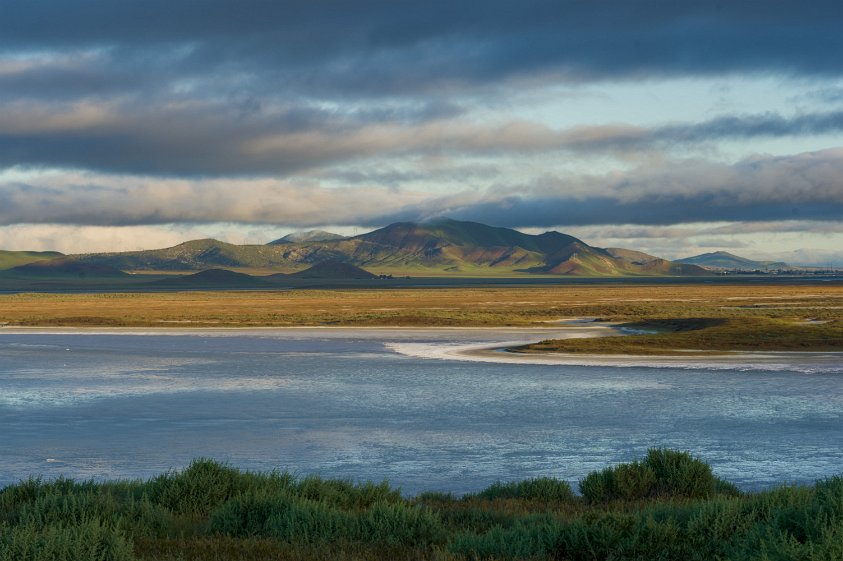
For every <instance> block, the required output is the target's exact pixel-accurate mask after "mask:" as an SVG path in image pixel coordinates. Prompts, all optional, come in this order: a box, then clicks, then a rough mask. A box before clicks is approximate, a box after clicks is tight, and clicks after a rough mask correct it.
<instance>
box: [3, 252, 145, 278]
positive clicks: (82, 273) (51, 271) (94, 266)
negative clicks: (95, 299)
mask: <svg viewBox="0 0 843 561" xmlns="http://www.w3.org/2000/svg"><path fill="white" fill-rule="evenodd" d="M9 272H10V273H13V274H20V275H25V276H30V277H78V278H89V277H100V278H114V277H128V276H129V275H128V274H127V273H124V272H123V271H121V270H120V269H117V268H115V267H112V266H110V265H107V264H99V263H84V262H80V261H76V260H74V259H71V258H68V257H63V258H58V259H49V260H46V261H35V262H34V263H27V264H26V265H20V266H18V267H13V268H12V269H9Z"/></svg>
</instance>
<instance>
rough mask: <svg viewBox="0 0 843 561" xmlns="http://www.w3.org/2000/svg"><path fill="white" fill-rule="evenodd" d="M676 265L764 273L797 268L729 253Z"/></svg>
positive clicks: (712, 255)
mask: <svg viewBox="0 0 843 561" xmlns="http://www.w3.org/2000/svg"><path fill="white" fill-rule="evenodd" d="M676 263H685V264H688V265H699V266H700V267H704V268H706V269H712V270H720V271H727V270H728V271H735V270H737V271H764V270H768V269H772V270H783V269H794V268H795V267H793V266H791V265H788V264H787V263H782V262H779V261H754V260H752V259H747V258H746V257H741V256H739V255H735V254H733V253H729V252H728V251H715V252H713V253H703V254H701V255H695V256H693V257H686V258H684V259H677V260H676Z"/></svg>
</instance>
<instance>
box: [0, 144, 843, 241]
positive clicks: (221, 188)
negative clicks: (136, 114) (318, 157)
mask: <svg viewBox="0 0 843 561" xmlns="http://www.w3.org/2000/svg"><path fill="white" fill-rule="evenodd" d="M89 179H90V178H88V177H85V176H77V177H72V176H59V177H54V178H52V179H51V180H50V181H49V182H45V183H44V184H40V185H36V184H27V183H8V184H5V185H2V186H0V187H1V188H0V224H6V225H9V224H16V223H64V224H95V225H112V226H114V225H121V226H122V225H139V224H167V223H174V222H190V223H202V222H241V223H266V224H288V225H295V226H302V227H304V226H314V225H321V224H337V225H382V224H385V223H388V222H393V221H398V220H424V219H428V218H433V217H437V216H443V215H447V216H452V217H456V218H462V219H467V220H475V221H479V222H485V223H490V224H506V225H508V226H515V227H540V226H555V225H572V226H573V225H590V224H659V225H661V224H680V223H686V222H717V221H748V222H752V221H770V220H830V221H837V220H839V218H840V216H843V149H833V150H826V151H821V152H813V153H806V154H798V155H795V156H790V157H775V158H770V157H752V158H748V159H746V160H743V161H740V162H738V163H736V164H733V165H727V164H718V163H712V162H708V161H698V160H690V161H688V160H686V161H667V162H664V163H662V164H661V165H658V166H654V165H648V166H645V167H639V168H634V169H631V170H629V171H627V172H623V173H620V172H615V173H611V174H608V175H603V176H589V175H585V176H579V177H565V178H558V177H544V178H542V179H541V180H539V181H537V182H535V183H533V184H529V185H523V186H521V187H519V188H518V189H516V190H515V191H516V192H517V193H518V194H517V195H514V194H512V193H511V191H510V190H509V189H498V190H495V189H491V190H483V191H476V190H464V191H461V192H456V193H451V194H448V195H444V196H443V195H432V194H430V193H425V192H413V191H402V190H395V189H389V188H384V187H364V186H356V187H354V188H342V189H337V188H326V187H321V186H319V185H318V184H295V183H289V182H283V181H280V182H279V181H274V180H258V179H253V180H231V181H225V180H214V181H209V180H206V181H191V180H169V181H164V180H154V179H147V180H139V179H137V178H125V177H113V178H112V179H111V184H110V185H104V184H94V183H89ZM594 193H598V194H597V195H595V194H594Z"/></svg>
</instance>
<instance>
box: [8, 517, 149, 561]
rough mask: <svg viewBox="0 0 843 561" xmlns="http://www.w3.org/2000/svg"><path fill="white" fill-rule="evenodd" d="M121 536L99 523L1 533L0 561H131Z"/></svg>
mask: <svg viewBox="0 0 843 561" xmlns="http://www.w3.org/2000/svg"><path fill="white" fill-rule="evenodd" d="M132 559H134V556H133V554H132V547H131V545H130V544H129V542H128V541H127V540H126V539H125V538H124V537H123V535H122V534H121V533H120V532H118V531H117V530H115V529H114V528H111V527H109V526H107V525H104V524H102V523H100V522H98V521H91V522H86V523H84V524H81V525H77V526H64V525H53V526H45V527H38V526H36V525H34V524H27V525H23V526H17V527H14V528H5V529H0V561H131V560H132Z"/></svg>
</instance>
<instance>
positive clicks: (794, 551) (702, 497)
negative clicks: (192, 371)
mask: <svg viewBox="0 0 843 561" xmlns="http://www.w3.org/2000/svg"><path fill="white" fill-rule="evenodd" d="M581 487H582V493H583V495H582V496H581V497H579V496H576V495H574V494H573V493H572V492H571V489H570V486H568V485H567V483H565V482H564V481H560V480H556V479H550V478H539V479H530V480H526V481H521V482H511V483H495V484H493V485H491V486H490V487H488V488H487V489H485V490H483V491H481V492H479V493H476V494H473V495H466V496H465V497H461V498H458V497H453V496H452V495H448V494H443V493H426V494H422V495H419V496H418V497H416V498H415V499H410V498H405V497H401V495H400V493H399V492H398V490H397V489H394V488H392V487H390V486H389V485H388V484H386V483H380V484H375V483H362V484H356V483H353V482H349V481H339V480H327V479H322V478H317V477H307V478H302V479H299V478H296V477H293V476H291V475H290V474H286V473H267V474H260V473H249V472H241V471H239V470H236V469H234V468H231V467H229V466H225V465H222V464H218V463H216V462H213V461H211V460H204V459H203V460H197V461H196V462H194V463H193V464H191V466H189V467H188V468H187V469H185V470H183V471H179V472H170V473H167V474H164V475H161V476H159V477H156V478H153V479H151V480H149V481H122V482H110V483H93V482H81V483H78V482H73V481H70V480H65V479H59V480H57V481H52V482H43V481H41V480H38V479H30V480H27V481H24V482H21V483H20V484H18V485H12V486H9V487H7V488H5V489H3V490H0V561H48V560H49V561H176V560H179V561H200V560H201V561H226V560H238V561H258V560H261V561H263V560H268V559H273V560H278V559H280V560H290V561H292V560H294V559H295V560H300V559H306V560H312V561H322V560H326V561H327V560H339V561H351V560H352V559H353V560H356V561H368V560H376V559H391V560H407V561H409V560H423V559H429V560H436V561H458V560H474V559H489V560H492V559H495V560H504V559H511V560H515V559H577V560H580V559H582V560H595V561H596V560H604V559H612V560H617V561H623V560H630V561H632V560H639V559H683V560H684V559H688V560H700V561H702V560H708V559H723V560H736V561H737V560H741V561H743V560H750V561H752V560H758V561H762V560H765V561H773V560H779V559H781V560H785V559H805V560H833V559H843V478H841V477H832V478H830V479H827V480H823V481H819V482H817V483H816V485H814V486H782V487H777V488H775V489H771V490H769V491H765V492H761V493H756V494H749V495H743V494H740V493H739V492H738V491H737V489H736V488H735V487H734V486H733V485H731V484H728V483H726V482H723V481H721V480H719V479H718V478H717V477H715V476H714V475H713V473H712V472H711V468H710V467H709V466H708V465H707V464H705V463H704V462H702V461H700V460H699V459H697V458H694V457H692V456H691V455H690V454H687V453H685V452H676V451H673V450H665V449H653V450H650V451H649V452H648V453H647V455H646V456H645V457H644V458H642V459H641V460H639V461H635V462H630V463H626V464H620V465H617V466H613V467H610V468H607V469H604V470H601V471H597V472H594V473H592V474H589V475H588V476H587V477H586V478H584V479H583V481H582V484H581Z"/></svg>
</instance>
